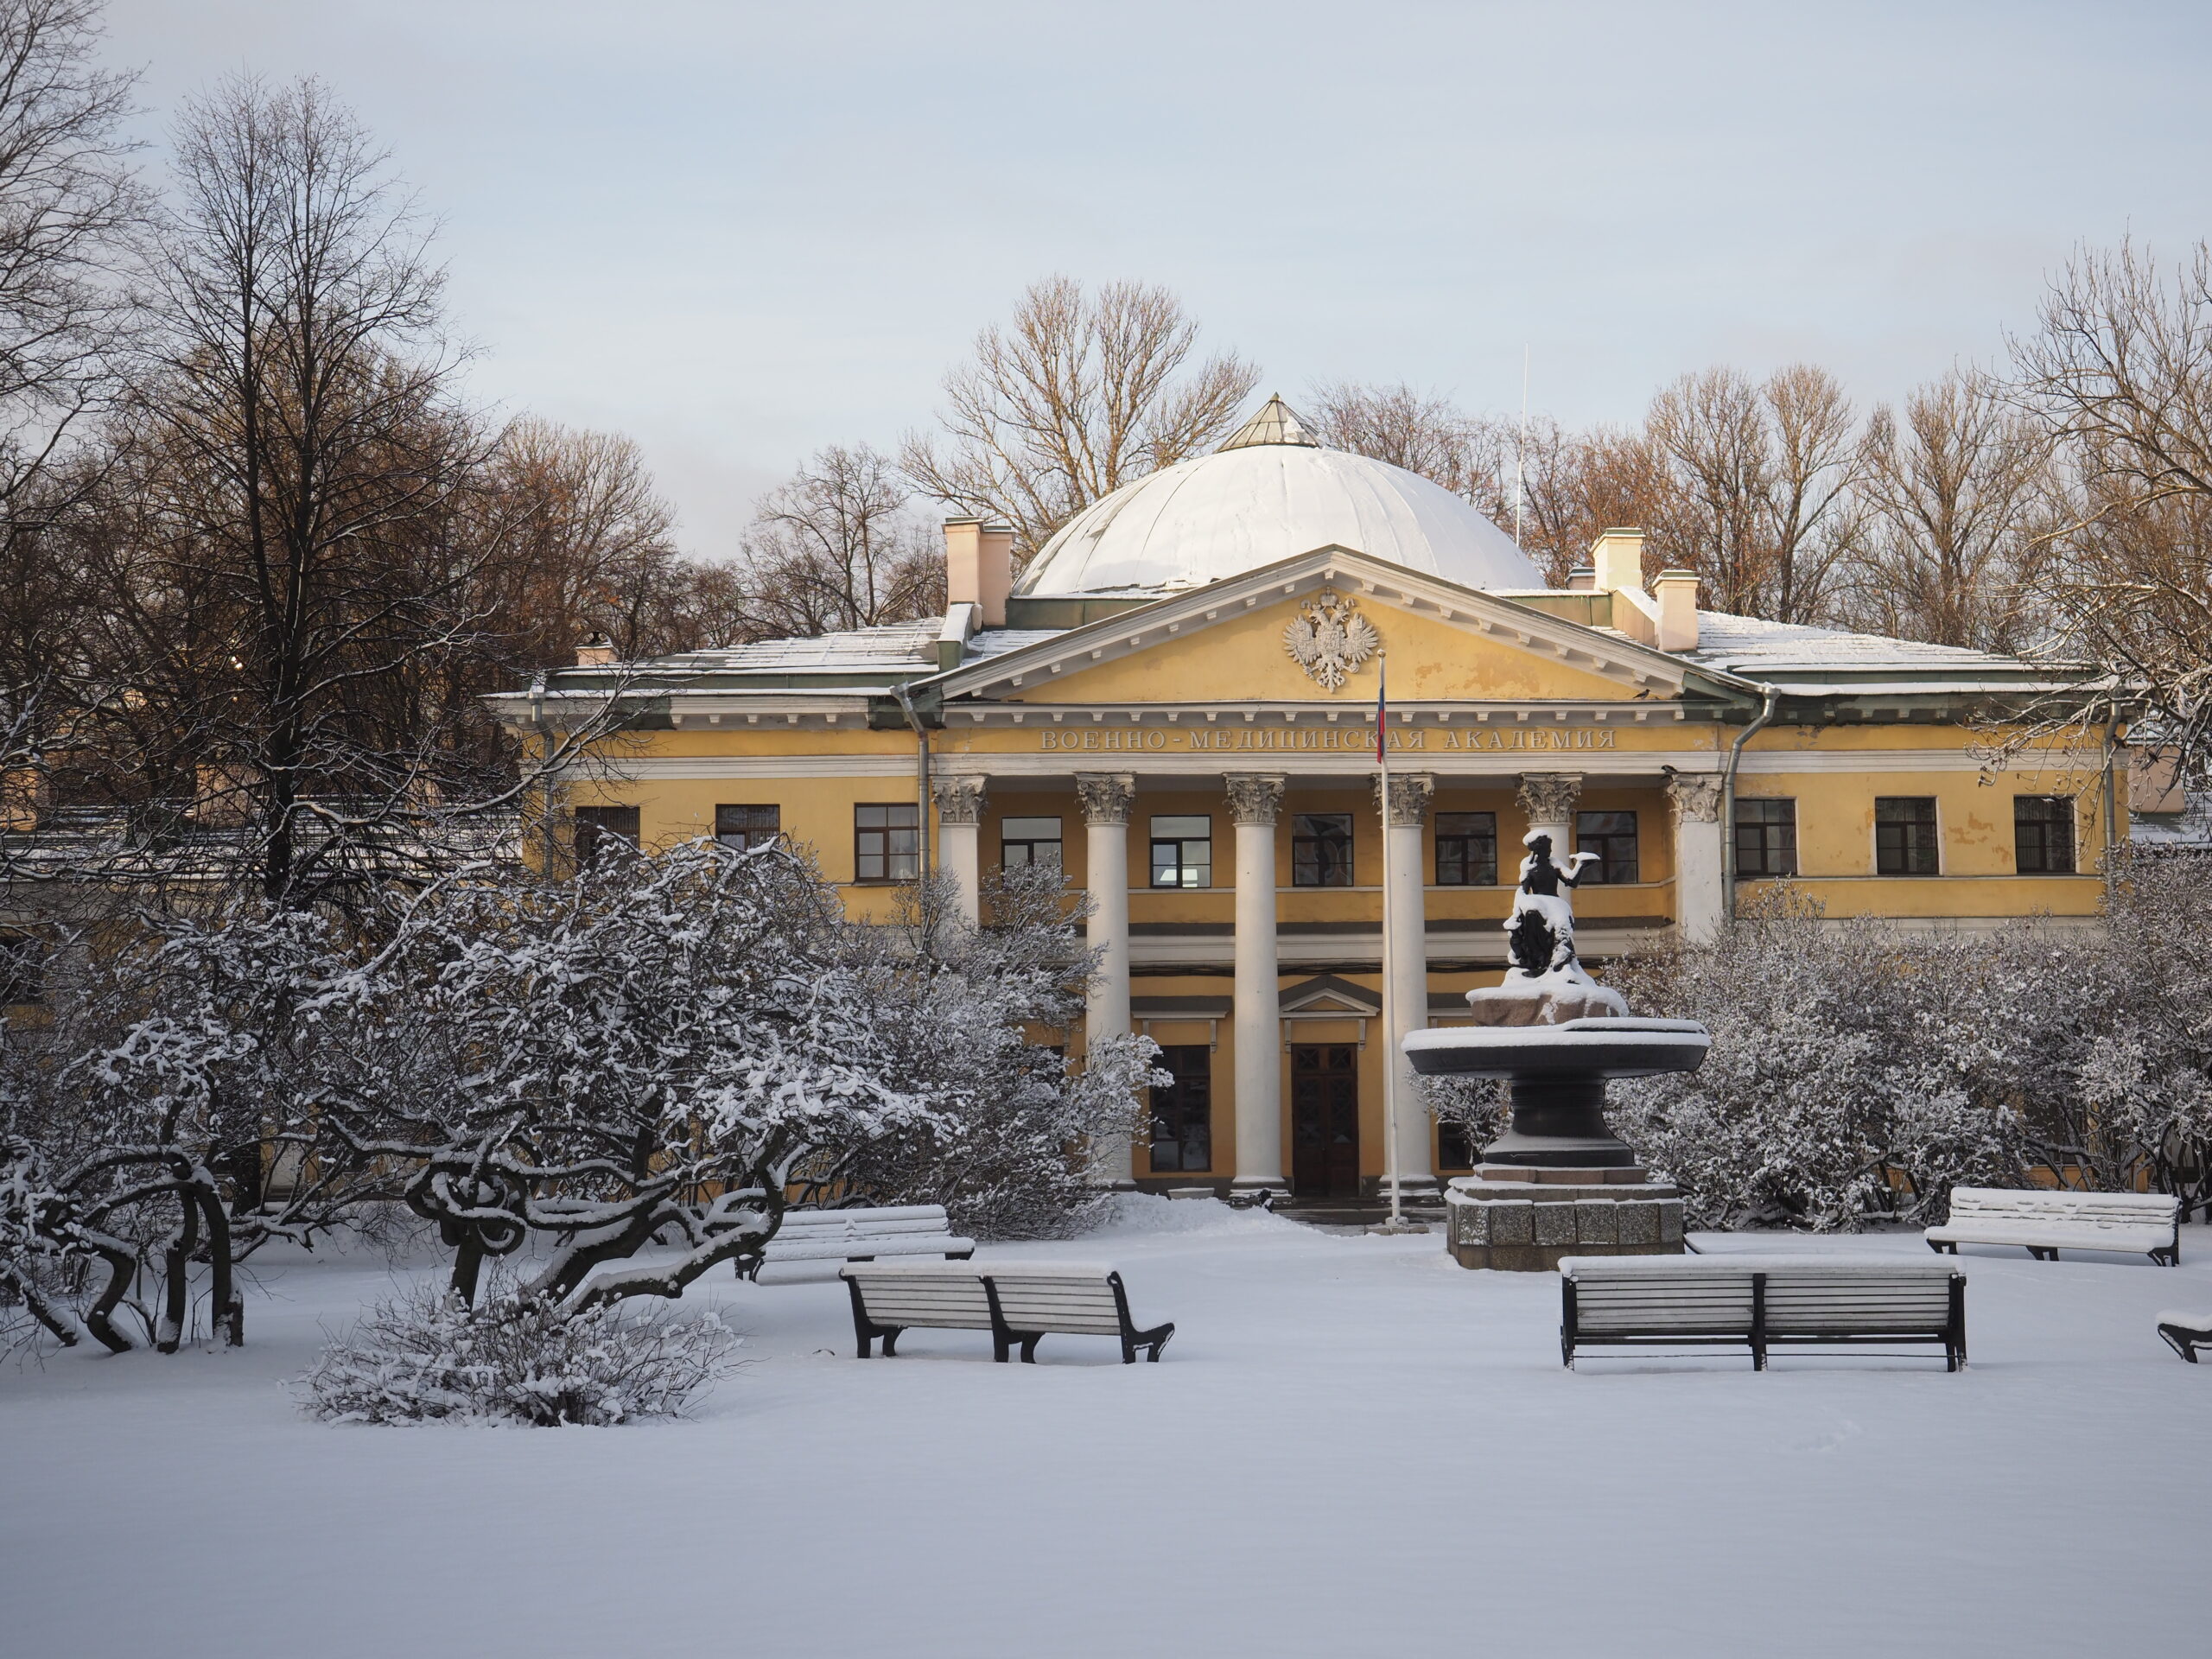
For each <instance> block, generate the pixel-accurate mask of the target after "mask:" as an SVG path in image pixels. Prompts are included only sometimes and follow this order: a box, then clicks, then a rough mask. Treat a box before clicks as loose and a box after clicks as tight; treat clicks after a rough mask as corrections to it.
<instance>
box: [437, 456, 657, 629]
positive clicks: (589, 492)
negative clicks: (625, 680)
mask: <svg viewBox="0 0 2212 1659" xmlns="http://www.w3.org/2000/svg"><path fill="white" fill-rule="evenodd" d="M471 505H472V509H473V511H474V513H475V514H476V515H478V518H477V522H475V523H474V524H473V525H472V527H471V535H472V537H474V539H475V540H476V541H478V542H479V543H480V544H481V545H482V546H484V547H485V548H486V550H487V551H489V552H490V553H491V554H492V556H493V561H494V563H493V567H492V568H491V569H489V570H487V572H486V575H487V582H488V585H489V586H490V587H491V588H493V589H494V590H495V591H494V592H493V594H490V595H488V596H487V600H486V603H487V605H488V606H489V607H491V608H492V609H493V612H494V613H495V614H496V615H497V616H498V617H499V620H500V622H501V624H502V625H503V626H504V627H505V629H507V630H510V631H512V639H513V652H514V659H515V662H516V665H517V666H518V667H520V668H523V669H524V670H525V671H537V670H541V669H545V668H551V667H556V666H558V665H559V664H562V663H563V662H565V661H568V660H570V658H569V653H571V652H574V651H575V646H576V644H577V642H578V641H579V640H581V639H584V638H585V637H587V636H588V635H592V634H598V635H601V636H603V637H604V638H606V639H607V640H608V641H609V642H611V643H612V644H613V646H614V648H615V650H616V652H618V653H619V654H620V656H622V657H623V658H637V657H646V656H655V655H658V654H660V653H662V652H669V651H680V650H683V649H686V648H688V647H689V646H690V645H692V644H695V643H696V641H695V640H693V639H690V637H689V635H690V629H689V628H688V627H687V626H685V625H684V623H683V620H682V617H683V611H684V610H685V594H686V590H687V588H688V587H689V585H690V582H689V573H688V569H687V567H686V565H685V563H684V561H683V559H682V558H680V557H679V556H678V554H677V549H676V543H675V537H674V529H675V519H674V515H673V514H672V513H671V512H670V511H669V507H668V504H667V503H666V502H665V501H664V500H663V499H661V497H660V495H659V494H658V492H657V491H656V490H655V489H654V487H653V481H652V476H651V475H650V474H648V473H647V472H646V470H645V457H644V454H642V453H641V452H640V451H639V448H638V446H637V444H636V443H635V442H632V440H630V439H628V438H626V437H622V436H620V435H615V434H613V433H607V432H585V431H578V430H575V429H573V428H569V427H564V426H560V425H557V424H556V423H553V422H551V421H545V420H539V419H537V418H535V417H533V416H524V417H522V418H521V419H519V420H517V421H514V422H512V423H510V424H509V425H508V427H507V428H506V429H505V431H504V432H502V433H501V434H500V435H499V442H498V445H497V447H496V448H494V449H493V451H492V454H491V455H490V458H489V461H488V463H487V465H486V467H485V470H484V476H483V479H482V480H481V483H480V487H479V488H478V489H477V490H476V491H475V492H474V500H473V502H472V504H471Z"/></svg>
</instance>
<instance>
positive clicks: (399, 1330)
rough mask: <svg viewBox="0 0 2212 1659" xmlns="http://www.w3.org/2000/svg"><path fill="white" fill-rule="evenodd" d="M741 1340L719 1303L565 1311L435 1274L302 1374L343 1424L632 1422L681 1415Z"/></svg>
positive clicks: (326, 1411) (365, 1320) (318, 1408)
mask: <svg viewBox="0 0 2212 1659" xmlns="http://www.w3.org/2000/svg"><path fill="white" fill-rule="evenodd" d="M738 1341H739V1338H737V1337H736V1336H735V1335H734V1333H733V1332H730V1331H729V1330H728V1328H727V1327H726V1326H725V1325H722V1323H721V1321H720V1320H719V1319H716V1318H715V1315H713V1314H712V1313H706V1314H702V1315H700V1316H699V1317H698V1318H696V1319H675V1318H672V1317H671V1316H670V1315H668V1314H667V1313H663V1312H660V1311H658V1310H656V1311H652V1312H645V1311H639V1310H636V1309H632V1308H630V1307H626V1306H623V1305H621V1304H620V1303H601V1304H598V1305H596V1306H592V1307H588V1308H587V1309H585V1310H584V1311H583V1312H582V1313H575V1314H565V1313H563V1312H562V1310H561V1309H560V1308H559V1307H557V1306H555V1305H554V1304H553V1303H551V1302H550V1301H548V1300H545V1299H543V1298H542V1297H536V1296H531V1295H528V1294H522V1293H518V1292H517V1291H515V1290H514V1289H513V1288H512V1287H507V1286H499V1287H495V1288H494V1294H490V1295H486V1296H484V1297H482V1298H480V1300H479V1301H478V1304H477V1305H476V1306H474V1307H471V1306H469V1305H468V1304H467V1303H466V1302H464V1301H462V1300H461V1299H460V1298H459V1297H458V1296H455V1295H454V1294H451V1293H450V1292H448V1291H446V1290H443V1289H442V1288H440V1287H436V1286H435V1285H429V1284H423V1285H418V1286H417V1287H416V1288H415V1289H413V1290H412V1291H410V1292H409V1293H407V1294H404V1295H401V1296H397V1297H395V1298H393V1299H392V1300H389V1301H385V1302H379V1303H378V1304H377V1305H376V1306H374V1307H372V1308H371V1309H370V1310H369V1312H368V1313H365V1315H363V1317H362V1318H361V1319H360V1320H359V1323H358V1324H356V1325H354V1326H353V1329H351V1330H350V1331H348V1332H346V1333H345V1335H343V1336H342V1337H340V1338H338V1339H337V1340H335V1341H334V1342H333V1343H331V1344H330V1345H329V1346H328V1347H327V1348H325V1349H324V1350H323V1351H322V1353H321V1355H320V1356H319V1357H317V1358H316V1360H315V1363H314V1365H313V1366H311V1367H310V1368H309V1369H308V1371H307V1373H306V1374H305V1375H304V1376H302V1378H301V1379H300V1385H301V1389H302V1393H303V1395H304V1400H305V1404H306V1407H307V1409H308V1411H309V1412H311V1413H312V1414H314V1415H315V1416H317V1417H319V1418H321V1419H322V1420H323V1421H326V1422H333V1423H420V1422H436V1421H450V1422H468V1423H526V1424H531V1425H535V1426H537V1427H545V1428H552V1427H561V1426H563V1425H566V1424H583V1425H592V1426H597V1425H605V1424H611V1423H626V1422H629V1421H633V1420H634V1419H637V1418H640V1417H671V1416H677V1415H680V1414H682V1413H683V1409H684V1408H685V1406H686V1405H687V1404H688V1403H689V1402H690V1401H691V1400H692V1399H693V1398H694V1397H695V1396H696V1395H698V1394H699V1392H700V1391H701V1390H702V1389H704V1388H706V1387H707V1386H708V1385H709V1383H712V1382H714V1380H715V1378H716V1377H718V1376H722V1375H724V1374H726V1373H727V1372H728V1370H731V1369H732V1367H733V1362H732V1360H731V1351H732V1350H733V1349H734V1348H735V1347H736V1346H737V1344H738Z"/></svg>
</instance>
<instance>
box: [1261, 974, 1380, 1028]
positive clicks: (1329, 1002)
mask: <svg viewBox="0 0 2212 1659" xmlns="http://www.w3.org/2000/svg"><path fill="white" fill-rule="evenodd" d="M1281 1007H1282V1011H1283V1012H1284V1013H1285V1014H1342V1015H1344V1017H1345V1018H1346V1019H1366V1020H1372V1019H1374V1018H1375V1017H1376V1016H1377V1015H1379V1014H1381V1013H1382V1012H1383V1000H1382V998H1381V997H1379V996H1377V995H1376V994H1375V993H1374V992H1373V991H1370V990H1369V989H1368V988H1366V987H1365V986H1363V985H1356V984H1354V983H1353V982H1351V981H1350V980H1348V979H1339V978H1338V977H1337V976H1336V975H1334V974H1317V975H1315V976H1313V978H1312V979H1302V980H1300V981H1299V982H1298V983H1297V984H1295V985H1286V986H1285V987H1284V988H1283V990H1282V995H1281Z"/></svg>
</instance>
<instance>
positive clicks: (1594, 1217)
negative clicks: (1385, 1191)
mask: <svg viewBox="0 0 2212 1659" xmlns="http://www.w3.org/2000/svg"><path fill="white" fill-rule="evenodd" d="M1444 1211H1445V1217H1446V1244H1445V1248H1446V1249H1448V1250H1450V1251H1451V1252H1452V1257H1453V1258H1454V1259H1455V1260H1456V1261H1457V1262H1459V1265H1460V1266H1461V1267H1463V1268H1497V1269H1499V1270H1501V1271H1503V1272H1506V1273H1550V1272H1553V1271H1554V1270H1556V1269H1557V1268H1558V1267H1559V1263H1560V1257H1561V1256H1567V1255H1681V1253H1682V1195H1681V1190H1680V1189H1679V1188H1678V1187H1676V1186H1675V1185H1673V1184H1672V1183H1670V1182H1667V1181H1655V1180H1653V1179H1650V1172H1649V1171H1648V1170H1645V1169H1643V1168H1641V1167H1639V1166H1636V1165H1634V1164H1627V1165H1621V1164H1610V1165H1600V1166H1586V1167H1582V1168H1575V1167H1572V1166H1560V1165H1541V1166H1539V1165H1531V1164H1487V1163H1486V1164H1484V1165H1482V1166H1480V1167H1479V1168H1478V1169H1477V1170H1476V1171H1475V1173H1473V1174H1472V1175H1462V1176H1460V1177H1459V1178H1457V1179H1454V1180H1453V1181H1452V1185H1451V1187H1450V1189H1449V1190H1448V1191H1447V1192H1446V1193H1445V1195H1444Z"/></svg>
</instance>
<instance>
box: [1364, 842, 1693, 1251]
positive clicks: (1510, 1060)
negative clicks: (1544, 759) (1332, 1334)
mask: <svg viewBox="0 0 2212 1659" xmlns="http://www.w3.org/2000/svg"><path fill="white" fill-rule="evenodd" d="M1522 845H1523V846H1524V847H1526V848H1527V849H1528V856H1527V857H1525V858H1523V859H1522V861H1521V885H1520V887H1519V889H1518V890H1517V891H1516V893H1514V895H1513V911H1512V913H1511V914H1510V916H1508V917H1507V918H1506V921H1505V934H1506V948H1507V951H1508V954H1509V955H1510V957H1511V958H1512V963H1513V965H1512V966H1511V967H1510V968H1509V969H1506V972H1505V977H1504V980H1503V982H1502V983H1500V984H1497V985H1495V986H1486V987H1484V988H1479V989H1477V990H1472V991H1470V992H1468V993H1467V1003H1468V1007H1469V1008H1470V1010H1471V1013H1472V1014H1473V1016H1474V1022H1473V1023H1472V1024H1471V1025H1468V1026H1458V1027H1442V1028H1440V1029H1436V1030H1432V1031H1415V1032H1411V1033H1408V1034H1407V1037H1406V1039H1405V1058H1406V1059H1407V1061H1408V1064H1409V1065H1412V1067H1413V1069H1414V1071H1417V1072H1419V1073H1421V1075H1423V1076H1425V1077H1490V1078H1498V1079H1503V1081H1504V1082H1505V1083H1506V1085H1507V1088H1508V1090H1509V1093H1510V1103H1511V1107H1512V1120H1511V1123H1510V1127H1509V1128H1507V1130H1506V1132H1505V1133H1504V1134H1503V1135H1500V1136H1499V1137H1498V1138H1497V1140H1496V1141H1492V1142H1491V1144H1490V1145H1489V1146H1487V1147H1484V1148H1483V1150H1482V1153H1481V1154H1480V1161H1479V1163H1478V1166H1477V1168H1476V1170H1475V1173H1474V1174H1473V1175H1471V1176H1462V1177H1460V1178H1459V1179H1455V1180H1454V1181H1452V1184H1451V1187H1450V1189H1449V1190H1448V1191H1447V1192H1446V1194H1445V1205H1446V1216H1447V1217H1448V1220H1449V1222H1450V1227H1449V1239H1450V1243H1449V1248H1450V1249H1451V1250H1452V1254H1453V1255H1455V1256H1457V1257H1458V1258H1459V1262H1461V1263H1462V1265H1464V1266H1466V1267H1471V1268H1481V1267H1492V1268H1517V1269H1523V1270H1548V1269H1550V1268H1554V1267H1556V1266H1557V1265H1558V1263H1559V1259H1560V1257H1561V1256H1564V1255H1662V1254H1672V1253H1678V1252H1679V1251H1680V1250H1681V1248H1682V1242H1681V1241H1682V1225H1681V1217H1682V1206H1681V1193H1680V1192H1678V1191H1677V1190H1676V1189H1675V1187H1674V1186H1673V1185H1670V1184H1669V1183H1668V1182H1666V1181H1664V1180H1659V1181H1654V1180H1652V1179H1649V1176H1648V1174H1647V1173H1646V1172H1645V1171H1644V1170H1643V1169H1642V1168H1640V1167H1638V1166H1637V1162H1636V1154H1634V1153H1633V1152H1632V1151H1631V1150H1630V1148H1629V1147H1628V1145H1627V1143H1626V1142H1624V1141H1622V1140H1621V1139H1620V1138H1619V1137H1618V1136H1617V1135H1614V1134H1613V1133H1612V1131H1611V1129H1609V1128H1606V1126H1605V1084H1606V1081H1607V1079H1609V1078H1612V1077H1653V1076H1656V1075H1657V1074H1659V1073H1661V1072H1666V1071H1695V1070H1696V1069H1697V1068H1698V1067H1699V1066H1700V1065H1703V1064H1704V1062H1705V1056H1706V1051H1707V1048H1708V1047H1709V1046H1710V1045H1711V1041H1712V1039H1711V1037H1710V1035H1709V1034H1708V1033H1707V1031H1706V1028H1705V1027H1703V1026H1701V1025H1700V1024H1698V1023H1697V1022H1696V1021H1694V1020H1639V1019H1636V1018H1634V1017H1632V1016H1631V1015H1630V1014H1629V1011H1628V1003H1627V1001H1626V1000H1625V999H1624V998H1623V997H1622V995H1621V994H1620V993H1619V992H1618V991H1616V990H1613V989H1611V988H1609V987H1606V986H1604V985H1600V984H1599V983H1598V982H1597V981H1596V980H1594V979H1592V977H1591V976H1590V974H1589V972H1588V970H1587V969H1585V968H1584V967H1583V966H1582V964H1581V963H1580V960H1579V959H1578V958H1577V957H1576V955H1575V950H1574V910H1573V901H1572V899H1570V897H1569V894H1571V893H1573V890H1574V889H1575V887H1578V886H1579V885H1580V882H1581V879H1582V874H1583V866H1584V865H1585V864H1586V863H1587V862H1588V861H1590V860H1591V859H1592V856H1593V855H1591V854H1589V853H1577V854H1575V855H1573V857H1572V858H1571V859H1569V860H1568V861H1567V868H1565V869H1561V868H1560V867H1559V865H1558V864H1557V863H1556V862H1554V860H1553V857H1552V842H1551V837H1550V836H1548V835H1546V834H1544V833H1543V832H1542V831H1541V830H1532V831H1531V832H1530V833H1529V835H1528V836H1526V837H1524V839H1523V841H1522Z"/></svg>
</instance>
